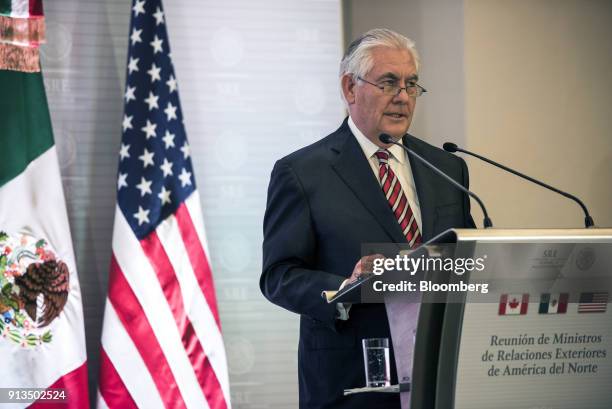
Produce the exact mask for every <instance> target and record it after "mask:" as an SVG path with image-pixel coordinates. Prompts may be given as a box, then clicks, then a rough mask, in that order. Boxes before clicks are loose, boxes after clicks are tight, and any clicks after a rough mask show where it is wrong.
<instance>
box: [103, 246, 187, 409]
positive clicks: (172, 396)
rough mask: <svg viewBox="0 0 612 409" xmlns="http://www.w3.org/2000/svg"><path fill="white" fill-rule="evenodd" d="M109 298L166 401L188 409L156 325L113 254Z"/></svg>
mask: <svg viewBox="0 0 612 409" xmlns="http://www.w3.org/2000/svg"><path fill="white" fill-rule="evenodd" d="M108 298H109V301H110V302H111V304H112V306H113V308H114V309H115V311H116V312H117V316H118V317H119V319H120V320H121V322H122V324H123V327H124V328H125V329H126V330H127V332H128V334H129V335H130V338H131V339H132V341H133V342H134V345H136V348H137V349H138V352H139V353H140V356H141V357H142V359H143V361H144V363H145V365H146V366H147V368H148V370H149V373H150V374H151V375H152V376H153V381H154V382H155V385H156V386H157V390H158V391H159V394H160V396H161V397H162V399H163V400H164V402H167V403H169V402H172V403H174V404H175V405H176V407H178V408H186V407H187V406H186V405H185V401H184V400H183V396H182V395H181V392H180V391H179V389H178V387H177V382H176V379H175V378H174V375H173V374H172V371H171V369H170V365H169V364H168V361H167V360H166V357H165V356H164V354H163V352H162V349H161V346H160V345H159V342H158V340H157V338H156V337H155V334H154V332H153V328H151V325H150V323H149V320H148V319H147V317H146V316H145V313H144V311H143V309H142V305H141V304H140V302H139V301H138V299H137V298H136V295H135V294H134V292H133V291H132V289H131V288H130V285H129V284H128V282H127V281H126V279H125V276H124V275H123V272H122V271H121V268H120V267H119V264H118V263H117V260H116V259H115V257H114V255H113V257H112V258H111V268H110V277H109V290H108ZM107 403H108V402H107Z"/></svg>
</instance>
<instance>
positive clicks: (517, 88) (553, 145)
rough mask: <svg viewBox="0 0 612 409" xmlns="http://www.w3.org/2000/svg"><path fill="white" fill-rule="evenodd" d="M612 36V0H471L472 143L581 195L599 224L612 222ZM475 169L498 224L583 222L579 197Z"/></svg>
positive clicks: (468, 96)
mask: <svg viewBox="0 0 612 409" xmlns="http://www.w3.org/2000/svg"><path fill="white" fill-rule="evenodd" d="M611 38H612V2H610V1H608V0H589V1H582V0H563V1H559V0H538V1H531V0H514V1H504V0H466V1H465V54H466V55H465V61H466V107H467V145H468V147H469V148H471V149H473V150H475V151H478V152H480V153H482V154H485V155H489V156H491V157H493V158H496V159H498V160H499V161H501V162H502V163H505V164H507V165H510V166H513V167H515V168H517V169H519V170H522V171H524V172H525V173H527V174H529V175H531V176H534V177H539V178H541V179H543V180H544V181H546V182H548V183H550V184H552V185H553V186H556V187H558V188H560V189H562V190H567V191H569V192H570V193H573V194H575V195H577V196H579V197H580V198H582V199H583V201H584V202H585V203H586V205H587V206H588V207H589V209H590V211H591V213H592V215H593V217H594V218H595V222H596V223H597V224H598V225H599V226H612V115H611V112H612V110H611V107H612V47H610V39H611ZM469 166H470V170H471V173H470V174H471V178H472V187H473V189H474V190H476V191H478V192H479V193H481V194H482V198H483V200H484V201H485V203H486V204H487V205H488V210H489V213H491V216H492V217H493V221H494V223H495V224H496V226H504V227H582V226H583V224H582V223H583V216H582V213H581V210H580V208H579V207H578V205H576V204H574V203H573V202H571V201H569V200H566V199H564V198H562V197H561V196H558V195H556V194H554V193H552V192H548V191H546V190H543V189H541V188H539V187H537V186H532V185H530V184H528V182H526V181H525V182H523V181H521V180H520V179H517V178H515V177H513V176H510V175H506V174H504V173H502V172H501V171H497V170H496V169H494V168H490V167H485V166H484V165H482V164H481V163H478V162H475V161H472V160H470V161H469ZM476 213H477V214H479V212H478V211H476V212H475V214H476ZM478 219H479V220H481V218H480V217H478Z"/></svg>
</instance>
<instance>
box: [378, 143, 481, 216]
mask: <svg viewBox="0 0 612 409" xmlns="http://www.w3.org/2000/svg"><path fill="white" fill-rule="evenodd" d="M378 139H379V140H380V141H381V142H382V143H384V144H387V145H389V144H393V145H397V146H400V147H401V148H402V149H404V150H405V151H406V152H407V153H408V154H409V155H410V156H412V157H413V158H416V159H417V160H418V161H420V162H421V163H422V164H423V165H425V166H427V167H428V168H429V169H431V170H433V171H434V172H436V173H437V174H438V175H440V176H441V177H442V178H443V179H445V180H446V181H448V182H449V183H450V184H451V185H453V186H455V187H456V188H457V189H459V190H461V191H462V192H464V193H466V194H468V195H470V196H471V197H473V198H474V200H476V202H477V203H478V205H479V206H480V209H481V210H482V214H484V220H483V222H482V224H483V225H484V227H485V228H489V227H493V222H492V221H491V219H490V218H489V213H487V209H486V208H485V205H484V203H482V200H480V198H479V197H478V196H476V194H475V193H473V192H471V191H469V190H467V189H466V188H465V187H464V186H463V185H462V184H461V183H459V182H457V181H456V180H455V179H453V178H452V177H450V176H448V175H447V174H446V173H444V172H442V171H441V170H440V169H438V168H437V167H436V166H435V165H433V164H432V163H431V162H429V161H428V160H427V159H425V158H423V157H422V156H421V155H419V154H418V153H416V152H414V151H413V150H412V149H409V148H407V147H405V146H404V145H403V144H401V143H398V142H396V141H395V140H394V139H393V138H392V137H391V135H388V134H386V133H383V134H380V136H379V137H378Z"/></svg>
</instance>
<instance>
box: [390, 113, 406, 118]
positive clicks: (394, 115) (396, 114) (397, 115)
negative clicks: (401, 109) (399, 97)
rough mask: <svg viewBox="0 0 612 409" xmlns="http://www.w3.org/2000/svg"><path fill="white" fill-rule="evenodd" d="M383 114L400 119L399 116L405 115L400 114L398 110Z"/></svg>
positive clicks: (403, 116)
mask: <svg viewBox="0 0 612 409" xmlns="http://www.w3.org/2000/svg"><path fill="white" fill-rule="evenodd" d="M385 115H386V116H390V117H391V118H394V119H401V118H405V117H406V115H404V114H400V113H398V112H386V113H385Z"/></svg>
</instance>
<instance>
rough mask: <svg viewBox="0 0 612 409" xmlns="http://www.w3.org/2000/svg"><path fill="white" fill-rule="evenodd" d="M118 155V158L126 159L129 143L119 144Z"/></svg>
mask: <svg viewBox="0 0 612 409" xmlns="http://www.w3.org/2000/svg"><path fill="white" fill-rule="evenodd" d="M119 157H120V158H121V159H120V160H123V159H127V158H129V157H130V145H125V144H123V143H122V144H121V149H119Z"/></svg>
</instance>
